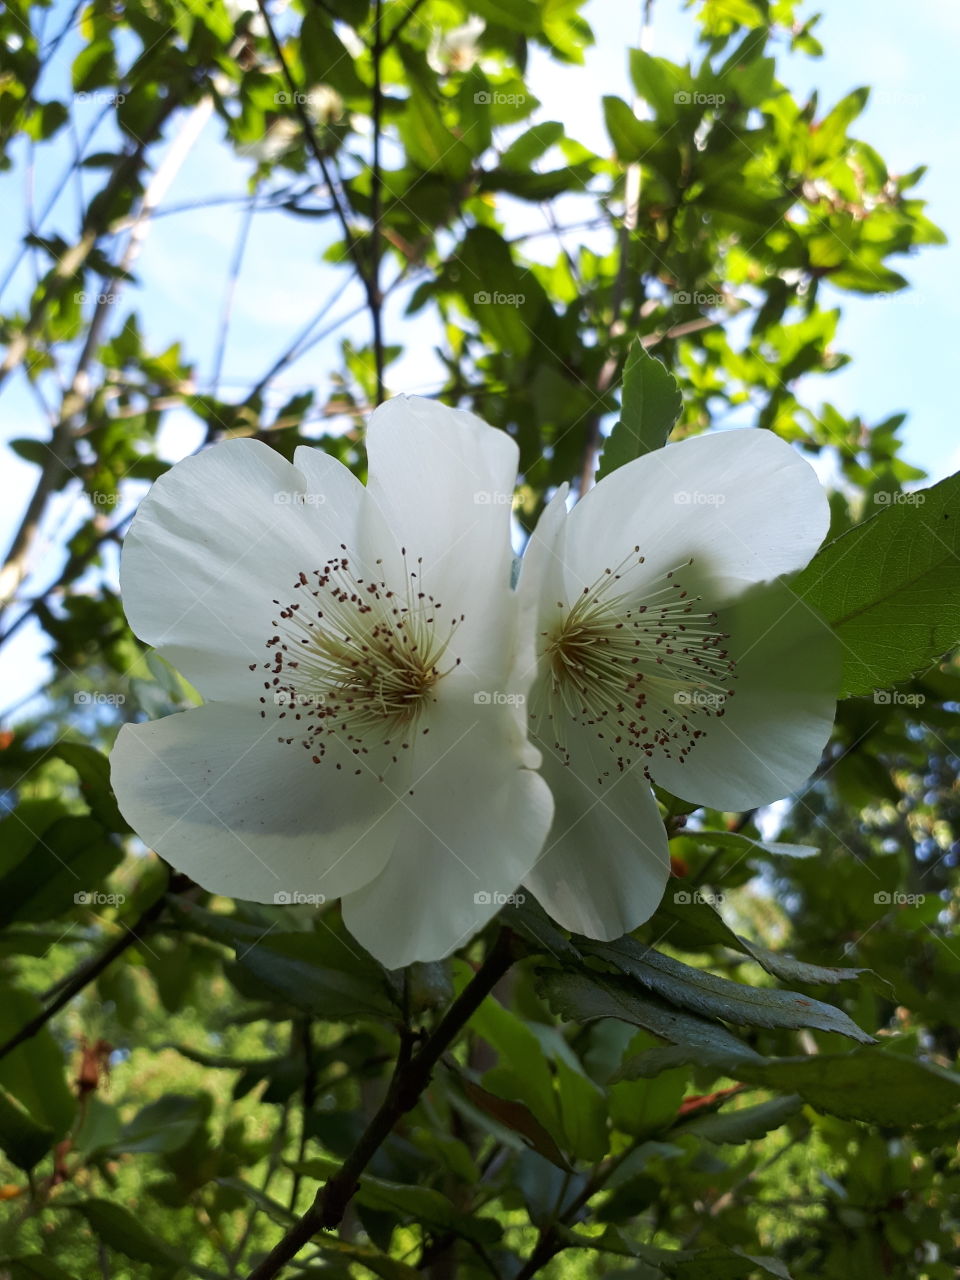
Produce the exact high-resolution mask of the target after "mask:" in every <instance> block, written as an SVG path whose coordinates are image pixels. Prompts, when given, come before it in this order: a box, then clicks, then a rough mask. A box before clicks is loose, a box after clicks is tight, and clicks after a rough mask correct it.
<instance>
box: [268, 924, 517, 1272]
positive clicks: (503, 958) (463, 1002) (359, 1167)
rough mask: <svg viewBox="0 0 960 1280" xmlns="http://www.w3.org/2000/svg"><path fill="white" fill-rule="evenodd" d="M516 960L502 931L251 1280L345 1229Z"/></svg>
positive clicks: (508, 934) (400, 1069)
mask: <svg viewBox="0 0 960 1280" xmlns="http://www.w3.org/2000/svg"><path fill="white" fill-rule="evenodd" d="M513 959H514V956H513V948H512V935H511V933H510V931H509V930H508V929H503V930H502V931H501V933H500V934H499V936H498V937H497V940H496V942H495V943H494V944H493V946H492V947H491V949H490V951H489V952H488V953H487V956H486V959H485V960H484V962H483V964H482V965H481V966H480V968H479V969H478V970H477V972H476V974H475V975H474V976H473V978H472V979H471V980H470V982H469V984H468V985H467V986H466V987H465V988H464V989H463V991H461V993H460V995H459V996H457V998H456V1000H454V1002H453V1003H452V1004H451V1005H450V1007H449V1008H448V1009H447V1012H446V1013H445V1014H444V1015H443V1017H442V1018H441V1019H440V1022H439V1023H438V1024H437V1026H436V1028H435V1030H434V1031H433V1032H432V1034H431V1035H430V1036H429V1037H428V1038H427V1040H426V1041H425V1042H424V1043H423V1045H422V1046H421V1047H420V1049H418V1050H417V1051H416V1052H415V1053H414V1054H412V1056H411V1057H410V1058H409V1060H408V1061H407V1062H406V1063H399V1064H398V1068H397V1070H396V1071H395V1072H394V1075H393V1079H392V1080H391V1081H390V1087H389V1088H388V1090H387V1096H386V1098H385V1099H384V1101H383V1103H382V1105H381V1106H380V1109H379V1110H378V1111H377V1113H376V1114H375V1115H374V1117H373V1119H372V1120H371V1121H370V1123H369V1124H368V1125H367V1128H366V1129H365V1130H364V1132H363V1134H362V1135H361V1138H360V1141H359V1142H358V1143H357V1145H356V1147H354V1149H353V1151H352V1152H351V1153H350V1155H349V1156H348V1158H347V1159H346V1161H345V1162H344V1163H343V1165H341V1167H340V1169H339V1170H338V1171H337V1173H335V1174H334V1175H333V1177H332V1178H329V1179H328V1180H327V1182H325V1183H324V1185H323V1186H322V1187H321V1188H320V1190H319V1191H318V1192H317V1194H316V1198H315V1199H314V1202H313V1204H312V1205H311V1206H310V1208H309V1209H308V1210H307V1211H306V1213H305V1214H304V1215H303V1216H302V1217H301V1218H300V1220H299V1221H298V1222H297V1223H296V1224H295V1225H294V1226H293V1227H292V1228H291V1229H290V1230H289V1231H288V1232H287V1234H286V1235H285V1236H284V1237H283V1239H282V1240H281V1241H280V1242H279V1244H277V1245H276V1246H275V1248H273V1249H272V1250H271V1251H270V1253H268V1254H267V1256H266V1257H265V1258H264V1260H263V1261H262V1262H261V1263H260V1265H259V1266H258V1267H256V1268H254V1270H253V1271H251V1273H250V1276H249V1278H248V1280H271V1277H273V1276H275V1275H277V1273H278V1272H279V1271H280V1269H281V1268H282V1267H283V1266H285V1265H286V1263H288V1262H289V1261H290V1260H291V1259H292V1258H295V1257H296V1255H297V1254H298V1253H299V1252H300V1250H301V1249H302V1248H303V1247H304V1245H306V1244H307V1243H308V1242H309V1241H310V1240H311V1238H312V1237H313V1236H314V1235H316V1234H317V1232H318V1231H329V1230H332V1229H333V1228H334V1227H336V1226H337V1225H338V1224H339V1223H340V1221H341V1219H342V1218H343V1215H344V1213H345V1212H346V1209H347V1206H348V1204H349V1203H350V1201H351V1199H352V1198H353V1196H354V1193H355V1192H356V1190H357V1182H358V1180H359V1178H360V1175H361V1174H362V1173H363V1171H364V1169H365V1168H366V1167H367V1165H368V1164H369V1163H370V1161H371V1160H372V1159H373V1157H374V1156H375V1155H376V1153H377V1151H378V1150H379V1149H380V1147H381V1146H382V1145H383V1143H384V1142H385V1141H386V1140H387V1138H388V1137H389V1136H390V1134H391V1133H392V1131H393V1129H394V1126H395V1125H396V1124H397V1123H398V1121H399V1120H400V1119H401V1118H402V1117H403V1116H404V1115H405V1114H406V1112H408V1111H410V1110H411V1109H412V1108H413V1107H414V1106H416V1104H417V1102H418V1101H419V1099H420V1095H421V1094H422V1093H423V1091H424V1090H425V1089H426V1087H427V1085H428V1084H429V1083H430V1076H431V1073H432V1071H433V1068H434V1067H435V1066H436V1065H437V1062H438V1061H439V1060H440V1057H441V1055H442V1054H443V1052H444V1050H445V1049H446V1048H447V1047H448V1045H450V1044H451V1042H452V1041H453V1040H454V1038H455V1037H456V1036H457V1035H458V1034H459V1033H460V1032H461V1031H462V1030H463V1028H464V1027H465V1026H466V1024H467V1022H468V1021H469V1020H470V1018H471V1017H472V1015H473V1014H474V1013H475V1012H476V1010H477V1009H478V1008H479V1006H480V1005H481V1003H482V1002H483V1001H484V1000H485V999H486V997H487V996H488V995H489V994H490V992H491V991H492V990H493V988H494V986H495V985H496V983H497V982H498V981H499V979H500V978H502V977H503V975H504V974H505V973H506V972H507V970H508V969H509V968H510V966H511V964H512V963H513Z"/></svg>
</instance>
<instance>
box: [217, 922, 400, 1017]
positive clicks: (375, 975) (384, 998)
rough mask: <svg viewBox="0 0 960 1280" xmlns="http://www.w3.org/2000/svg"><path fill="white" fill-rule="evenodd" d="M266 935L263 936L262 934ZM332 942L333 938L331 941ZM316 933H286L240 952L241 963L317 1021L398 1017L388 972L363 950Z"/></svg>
mask: <svg viewBox="0 0 960 1280" xmlns="http://www.w3.org/2000/svg"><path fill="white" fill-rule="evenodd" d="M261 932H262V931H261ZM331 937H332V935H331ZM334 942H337V943H338V947H339V950H335V949H334V948H333V946H332V945H331V944H330V943H329V942H328V941H327V940H326V939H324V938H321V937H320V936H319V935H318V934H314V933H280V934H272V935H269V936H264V937H263V938H262V940H261V941H259V942H256V943H254V944H253V945H252V946H251V945H246V946H244V947H243V948H241V949H238V951H237V963H238V964H239V965H240V966H241V968H243V969H245V970H247V972H249V973H251V974H253V976H254V977H255V978H257V979H258V980H259V981H260V982H262V983H263V984H264V985H265V986H266V987H268V988H269V989H270V990H271V991H273V992H274V993H275V994H276V995H277V996H279V997H280V998H281V999H282V1000H284V1001H286V1002H287V1003H288V1004H291V1005H293V1006H294V1008H296V1009H302V1010H303V1011H304V1012H305V1013H309V1014H312V1015H313V1016H314V1017H317V1018H327V1019H331V1020H339V1019H342V1018H353V1017H361V1018H364V1017H366V1018H369V1017H375V1018H389V1019H391V1020H392V1019H394V1018H396V1016H397V1006H396V1004H395V1003H394V1001H393V999H392V998H391V996H390V993H389V989H388V988H387V985H386V981H385V980H384V976H383V970H381V969H380V968H379V966H374V965H373V963H372V962H371V961H370V959H369V957H367V959H366V963H364V961H363V959H362V958H361V955H360V948H359V947H356V946H355V947H354V948H349V947H348V946H347V944H343V943H339V941H338V940H337V939H334Z"/></svg>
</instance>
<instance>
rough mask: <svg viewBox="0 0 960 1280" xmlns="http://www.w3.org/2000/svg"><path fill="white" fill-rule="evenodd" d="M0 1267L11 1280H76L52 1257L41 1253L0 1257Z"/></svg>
mask: <svg viewBox="0 0 960 1280" xmlns="http://www.w3.org/2000/svg"><path fill="white" fill-rule="evenodd" d="M0 1268H2V1270H3V1272H4V1274H5V1275H9V1277H10V1280H75V1278H74V1276H73V1275H72V1274H71V1273H70V1272H69V1271H64V1269H63V1268H62V1267H61V1266H58V1265H57V1263H56V1262H54V1261H53V1259H52V1258H46V1257H44V1256H43V1254H40V1253H29V1254H25V1255H23V1256H21V1257H19V1258H0Z"/></svg>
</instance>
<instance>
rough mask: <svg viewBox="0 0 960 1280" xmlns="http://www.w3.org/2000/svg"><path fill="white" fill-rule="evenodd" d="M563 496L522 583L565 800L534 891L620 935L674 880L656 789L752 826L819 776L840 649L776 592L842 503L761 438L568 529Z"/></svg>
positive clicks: (605, 490) (537, 725) (611, 487)
mask: <svg viewBox="0 0 960 1280" xmlns="http://www.w3.org/2000/svg"><path fill="white" fill-rule="evenodd" d="M565 497H566V495H565V492H561V493H559V494H558V495H557V496H556V497H555V498H554V499H553V501H552V502H551V504H550V505H549V506H548V507H547V509H546V511H545V512H544V514H543V516H542V518H541V520H540V522H539V524H538V526H537V529H536V531H535V532H534V534H533V536H532V538H531V540H530V543H529V545H528V547H527V550H526V553H525V555H524V559H523V565H522V570H521V575H520V582H519V587H518V590H519V592H520V596H521V602H522V608H523V611H524V615H525V620H526V621H525V631H526V633H527V636H528V644H529V645H530V646H532V651H530V650H528V653H527V654H526V655H525V656H522V657H521V662H533V663H534V664H535V665H536V666H537V668H538V674H537V678H536V681H535V683H534V686H533V689H532V690H531V693H530V707H529V711H530V715H529V722H530V734H531V737H532V739H533V740H534V742H535V743H536V744H537V745H538V746H539V747H540V749H541V751H542V753H543V765H542V768H541V772H542V773H543V775H544V777H545V778H546V779H547V781H548V782H549V783H550V786H551V789H552V791H553V795H554V800H555V803H556V814H555V818H554V825H553V829H552V830H551V833H550V835H549V837H548V839H547V844H546V847H545V849H544V853H543V856H542V858H541V860H540V861H539V862H538V864H537V866H536V868H535V869H534V871H533V872H532V873H531V874H530V875H529V876H528V877H527V879H526V882H525V883H526V886H527V887H528V888H529V889H530V890H531V892H533V893H534V894H535V895H536V897H537V898H538V899H539V900H540V902H541V903H542V904H543V906H544V907H545V908H546V909H547V910H548V911H549V912H550V913H551V915H553V916H554V918H555V919H556V920H558V921H559V922H560V923H561V924H562V925H564V926H565V927H566V928H568V929H571V930H574V931H576V932H579V933H583V934H586V935H587V936H588V937H593V938H604V939H610V938H615V937H619V936H620V935H621V934H623V933H624V932H626V931H628V930H630V929H633V928H635V927H636V926H637V925H638V924H640V923H642V921H644V920H645V919H647V918H648V917H649V916H650V915H651V914H652V912H653V911H654V910H655V909H656V907H657V905H658V904H659V902H660V899H661V897H662V894H663V890H664V886H665V884H666V880H667V876H668V873H669V857H668V852H667V840H666V833H665V830H664V826H663V823H662V821H661V819H660V816H659V810H658V808H657V804H656V801H655V799H654V795H653V791H652V789H651V786H650V783H649V780H651V779H652V780H653V781H654V782H656V783H658V784H660V785H661V786H663V787H664V788H666V790H668V791H669V792H671V793H673V794H674V795H677V796H681V797H683V798H684V799H686V800H689V801H693V802H695V803H697V804H703V805H707V806H710V807H716V808H719V809H730V810H742V809H747V808H752V807H754V806H756V805H760V804H764V803H767V802H769V801H773V800H776V799H779V798H781V797H783V796H785V795H787V794H789V793H790V792H792V791H794V790H795V789H796V788H797V787H798V786H800V785H801V784H802V783H803V782H804V781H805V780H806V779H807V778H808V777H809V775H810V774H811V773H812V772H813V770H814V769H815V768H816V766H817V764H818V762H819V760H820V755H821V752H822V749H823V747H824V745H825V743H826V741H827V738H828V737H829V734H830V729H831V726H832V723H833V716H834V711H835V700H836V692H837V688H838V685H839V663H838V657H837V642H836V639H835V637H834V636H833V634H832V633H831V632H830V630H829V629H828V627H827V625H826V623H825V622H823V620H822V619H821V618H819V616H817V615H816V614H814V613H813V611H811V610H810V609H809V607H808V606H806V605H804V604H803V603H802V602H801V601H800V600H798V598H797V597H796V596H795V595H794V594H793V593H792V592H791V591H790V590H789V588H788V587H787V586H786V585H785V584H783V583H779V582H773V581H772V580H774V579H777V578H778V575H781V574H786V573H790V572H792V571H794V570H797V569H800V568H802V567H803V565H805V564H806V563H807V561H808V560H809V559H810V557H811V556H812V555H813V553H814V551H815V550H816V549H817V547H818V546H819V544H820V542H821V541H822V539H823V537H824V534H825V533H826V530H827V527H828V523H829V507H828V503H827V500H826V495H825V494H824V492H823V490H822V489H821V487H820V485H819V482H818V481H817V478H816V474H815V473H814V471H813V469H812V468H811V467H810V466H809V465H808V463H806V462H805V461H804V460H803V459H802V458H801V457H800V456H799V454H798V453H796V452H795V451H794V450H793V449H792V448H791V447H790V446H789V445H787V444H785V443H784V442H783V441H781V440H779V439H778V438H777V437H776V436H774V435H772V434H770V433H769V432H766V431H758V430H742V431H725V432H721V433H718V434H716V435H707V436H700V437H697V438H695V439H691V440H688V441H684V442H683V443H680V444H676V445H670V446H668V447H667V448H665V449H659V450H656V451H655V452H652V453H648V454H647V455H646V456H644V457H642V458H640V459H637V460H636V461H634V462H632V463H629V464H627V465H626V466H624V467H621V468H619V469H618V470H616V471H614V472H612V473H611V474H610V475H609V476H607V477H606V478H604V479H603V480H601V481H600V483H599V484H598V485H597V486H596V487H595V488H594V489H592V490H591V491H590V492H589V493H588V494H586V496H585V497H584V498H583V499H582V500H581V501H580V502H579V503H577V505H576V506H575V507H574V508H573V510H572V511H571V512H570V513H569V514H568V513H567V509H566V502H565ZM761 583H765V584H767V585H765V586H763V587H759V588H757V586H756V584H761Z"/></svg>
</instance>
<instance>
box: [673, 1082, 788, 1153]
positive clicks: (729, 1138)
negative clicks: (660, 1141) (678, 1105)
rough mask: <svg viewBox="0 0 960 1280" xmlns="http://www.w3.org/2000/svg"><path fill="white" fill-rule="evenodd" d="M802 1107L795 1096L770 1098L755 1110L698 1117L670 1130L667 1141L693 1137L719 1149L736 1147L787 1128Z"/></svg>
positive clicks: (750, 1108)
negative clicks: (713, 1143)
mask: <svg viewBox="0 0 960 1280" xmlns="http://www.w3.org/2000/svg"><path fill="white" fill-rule="evenodd" d="M802 1106H803V1101H802V1099H801V1098H799V1097H798V1096H797V1095H796V1094H788V1095H787V1096H786V1097H785V1098H770V1099H769V1100H768V1101H767V1102H760V1103H758V1104H757V1105H756V1106H754V1107H740V1108H738V1109H736V1110H734V1109H732V1108H730V1109H727V1110H724V1111H719V1112H717V1113H716V1114H714V1115H704V1116H699V1117H698V1118H697V1119H696V1120H691V1121H690V1122H689V1124H683V1125H678V1126H677V1127H676V1128H674V1129H672V1130H671V1132H670V1137H671V1138H673V1137H674V1136H677V1137H679V1136H680V1135H681V1134H684V1133H693V1134H696V1135H697V1137H699V1138H706V1139H707V1140H708V1141H710V1142H715V1143H717V1144H718V1145H722V1144H723V1143H727V1142H729V1143H735V1144H738V1145H739V1144H742V1143H744V1142H753V1141H754V1140H755V1139H758V1138H764V1137H766V1135H767V1134H768V1133H772V1132H773V1131H774V1129H779V1128H780V1126H781V1125H783V1124H786V1122H787V1121H788V1120H790V1119H792V1118H793V1116H795V1115H796V1114H797V1113H798V1112H799V1111H800V1109H801V1108H802Z"/></svg>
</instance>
